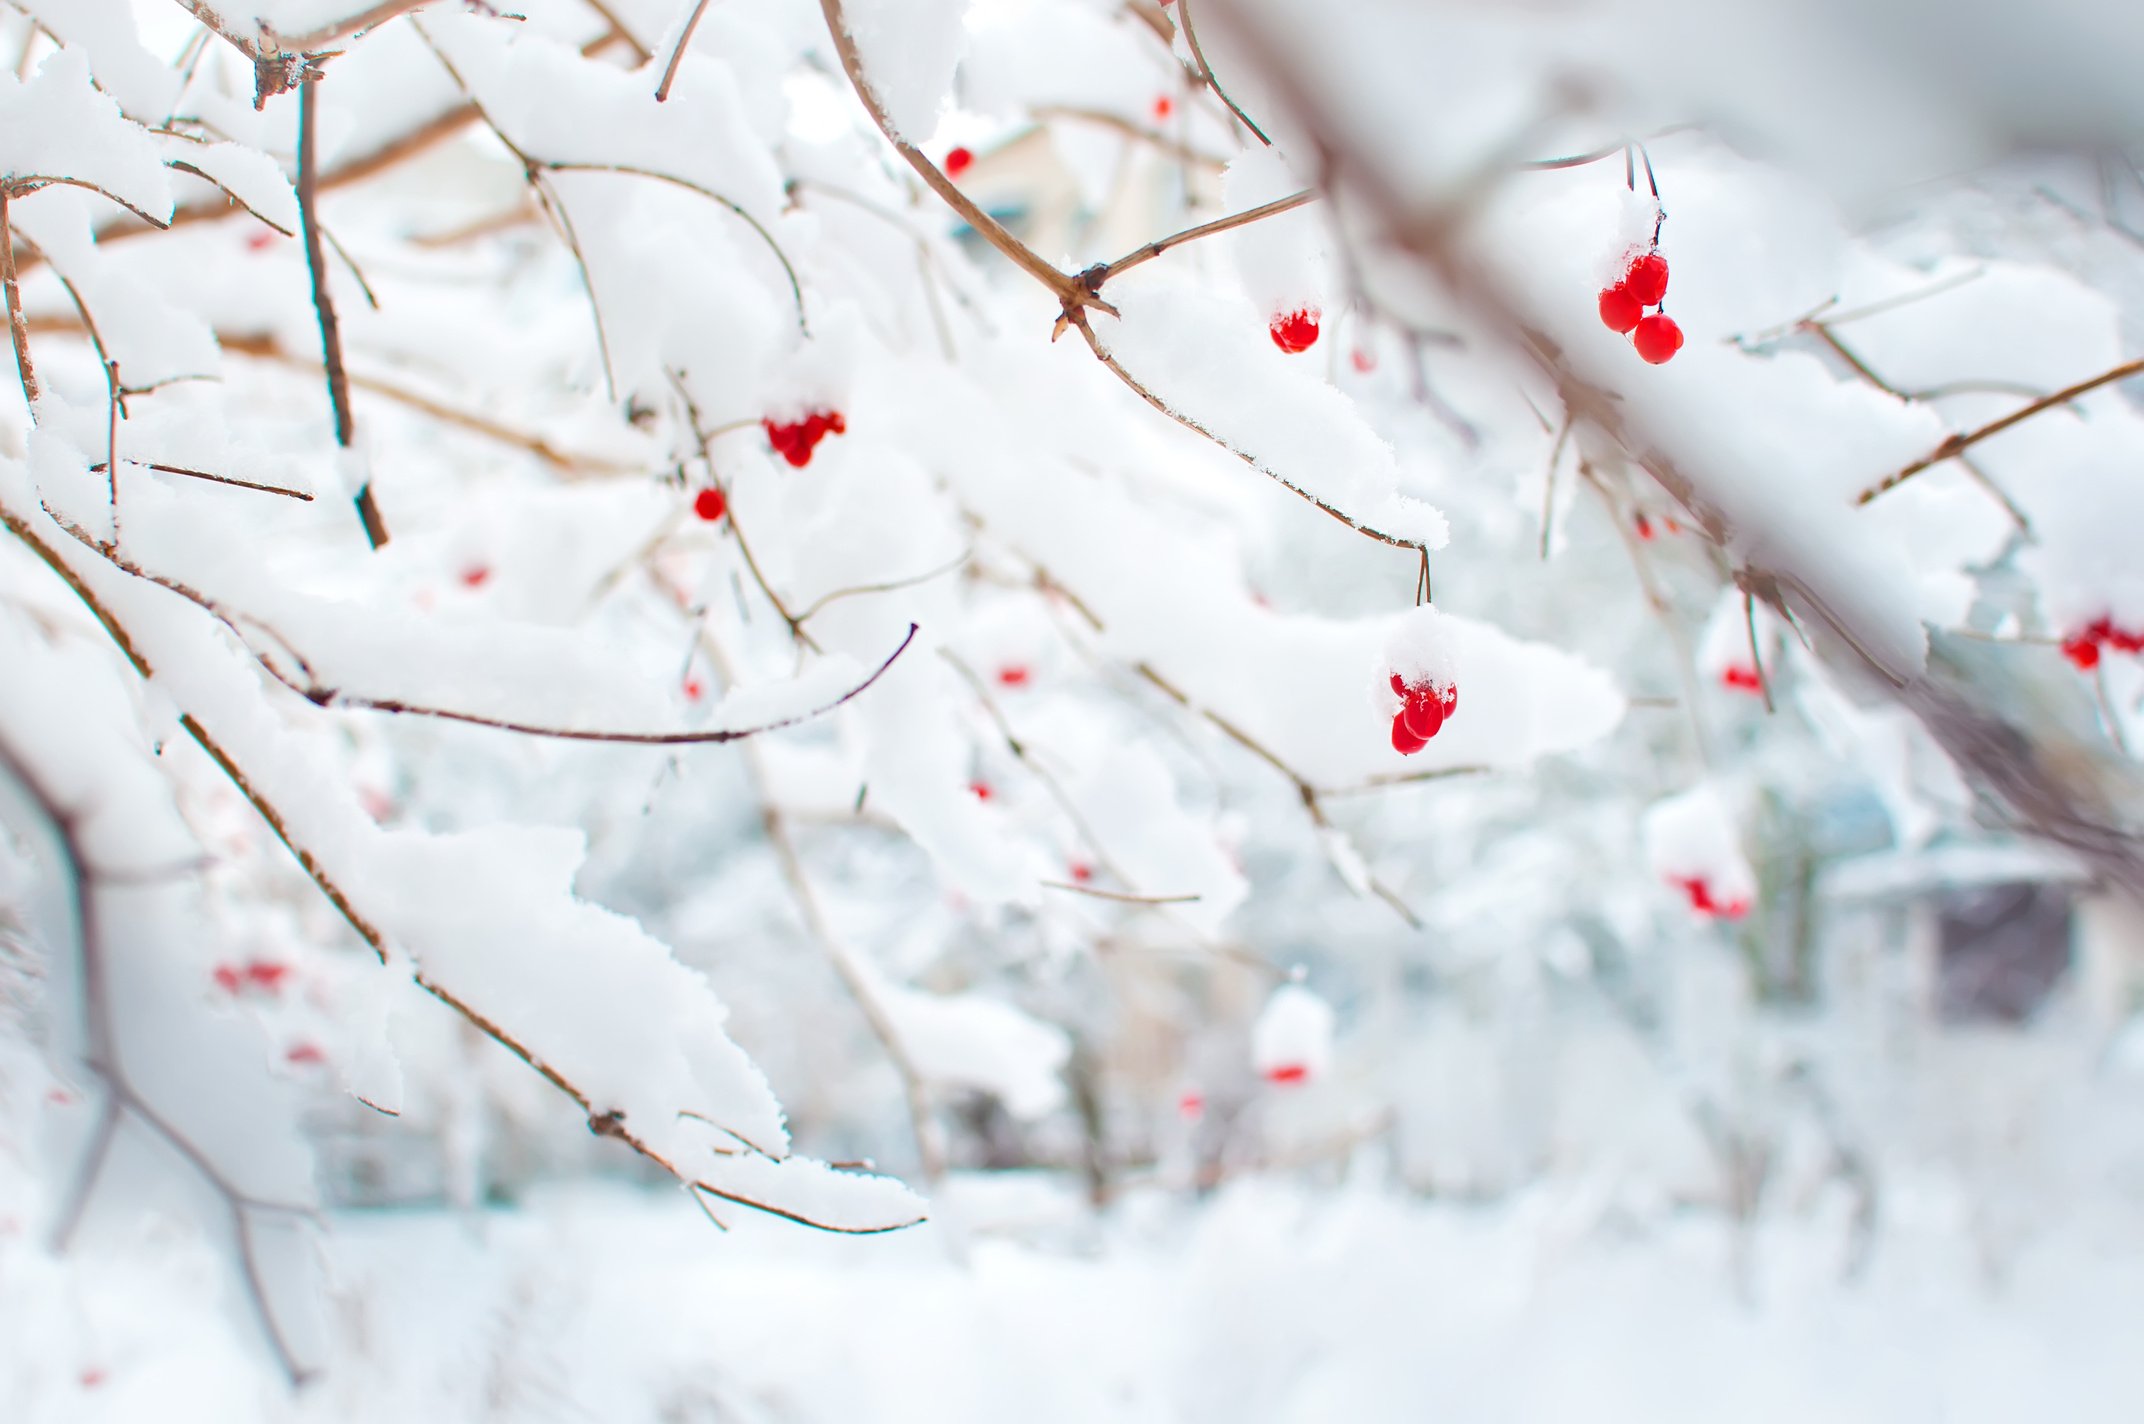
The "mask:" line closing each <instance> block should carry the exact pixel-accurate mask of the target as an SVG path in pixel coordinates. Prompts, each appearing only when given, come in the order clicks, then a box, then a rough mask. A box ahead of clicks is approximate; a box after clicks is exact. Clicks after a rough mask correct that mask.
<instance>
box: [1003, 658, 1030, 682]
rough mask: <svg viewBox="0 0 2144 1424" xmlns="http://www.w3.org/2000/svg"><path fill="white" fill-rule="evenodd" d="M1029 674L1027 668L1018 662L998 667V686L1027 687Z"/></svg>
mask: <svg viewBox="0 0 2144 1424" xmlns="http://www.w3.org/2000/svg"><path fill="white" fill-rule="evenodd" d="M1028 676H1029V674H1028V671H1027V669H1026V668H1024V667H1021V666H1020V665H1019V664H1018V663H1012V664H1010V665H1008V666H1006V667H1001V668H999V669H998V686H1000V687H1025V686H1027V679H1028Z"/></svg>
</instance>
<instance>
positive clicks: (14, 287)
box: [0, 185, 41, 421]
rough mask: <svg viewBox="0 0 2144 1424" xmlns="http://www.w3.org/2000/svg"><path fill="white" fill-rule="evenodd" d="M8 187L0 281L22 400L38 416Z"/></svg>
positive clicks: (2, 203)
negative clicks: (17, 271)
mask: <svg viewBox="0 0 2144 1424" xmlns="http://www.w3.org/2000/svg"><path fill="white" fill-rule="evenodd" d="M8 201H9V199H8V191H7V188H6V186H5V185H0V285H4V286H5V287H6V289H7V326H8V331H9V332H10V333H11V334H12V335H13V337H14V339H15V374H16V375H17V376H18V377H19V378H20V379H21V381H22V400H23V404H24V405H26V406H28V407H29V409H30V419H31V420H33V421H34V420H36V419H37V399H38V396H39V395H40V394H41V393H40V391H39V390H38V386H37V367H36V366H35V365H34V364H33V363H32V362H31V360H30V323H29V320H28V318H26V317H25V316H24V315H23V312H22V288H21V284H20V283H19V282H18V280H17V279H16V276H15V230H14V228H13V227H12V226H10V225H9V223H8V216H7V205H8Z"/></svg>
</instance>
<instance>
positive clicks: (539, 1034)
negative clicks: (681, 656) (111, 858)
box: [0, 462, 922, 1231]
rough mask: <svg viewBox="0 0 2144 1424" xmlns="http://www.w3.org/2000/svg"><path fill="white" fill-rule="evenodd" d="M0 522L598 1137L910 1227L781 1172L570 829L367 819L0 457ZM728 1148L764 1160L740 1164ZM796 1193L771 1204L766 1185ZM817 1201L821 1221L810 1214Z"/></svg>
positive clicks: (687, 985) (770, 1100)
mask: <svg viewBox="0 0 2144 1424" xmlns="http://www.w3.org/2000/svg"><path fill="white" fill-rule="evenodd" d="M0 524H4V525H5V527H6V528H7V529H8V530H9V531H10V532H12V533H13V534H14V535H15V536H16V537H17V538H19V539H20V540H21V541H22V542H23V543H24V544H26V545H27V546H28V547H29V548H30V549H31V550H32V551H33V552H35V553H36V554H37V555H38V557H39V558H40V559H41V560H43V561H44V562H45V564H46V565H47V566H49V567H50V568H51V569H52V571H53V572H54V573H55V574H57V575H58V576H59V577H60V578H61V579H62V580H64V581H65V582H66V583H67V584H68V586H69V587H70V588H72V589H73V591H74V592H75V593H76V594H77V595H78V596H79V597H80V598H81V599H82V600H83V602H84V603H86V604H87V605H88V606H89V608H90V610H91V612H92V613H93V614H95V615H96V617H97V619H98V621H99V622H100V623H101V624H102V625H103V626H104V628H105V630H106V631H107V632H108V633H109V634H110V635H111V637H112V639H113V641H114V642H116V643H117V644H118V645H119V647H120V650H121V651H122V652H123V653H124V654H125V655H126V656H127V659H128V661H129V662H130V663H132V664H133V666H134V668H135V670H136V671H137V672H138V673H139V674H140V675H141V676H142V677H143V678H145V679H148V680H149V681H151V682H152V683H153V684H154V685H155V686H156V687H157V689H158V690H159V691H160V692H161V693H162V694H164V695H165V696H167V697H169V698H170V699H171V701H172V702H173V703H174V704H175V705H176V706H177V708H178V709H179V724H180V726H181V727H182V728H183V729H184V730H185V731H186V732H187V734H188V735H189V736H191V737H192V738H193V740H194V741H195V742H197V743H198V744H199V745H200V747H201V748H202V750H203V751H205V752H206V753H207V754H208V756H209V758H210V759H211V760H212V761H213V762H215V764H216V765H217V766H218V767H219V768H220V769H221V770H222V771H223V772H224V773H225V774H226V775H227V776H228V777H229V778H230V779H231V781H232V783H233V784H234V785H235V786H236V787H237V788H238V789H239V791H240V792H241V793H242V794H243V795H244V796H245V798H246V799H247V800H248V801H249V802H250V803H252V805H253V806H254V808H255V809H256V810H258V811H259V812H260V814H261V815H262V817H263V818H264V819H265V820H266V821H267V822H268V824H269V827H270V828H271V829H272V830H273V831H274V832H275V834H276V836H277V838H278V839H279V840H281V841H283V842H284V844H285V845H287V846H288V847H289V848H290V850H291V852H292V853H293V854H294V855H295V856H296V857H297V859H298V862H299V864H300V865H301V866H302V867H303V868H304V869H305V872H306V874H307V875H308V876H309V877H310V878H311V879H312V880H313V881H314V883H315V884H316V885H317V886H319V888H320V890H321V891H322V893H323V894H325V895H326V896H327V897H328V899H329V900H330V902H331V903H333V904H334V906H335V908H336V909H337V910H338V911H339V912H340V913H341V914H342V916H343V918H344V919H345V920H347V921H348V922H349V923H350V925H351V927H352V928H353V929H355V930H356V931H357V933H358V934H359V936H360V937H361V938H362V939H363V940H364V941H365V942H366V943H367V944H368V945H369V946H371V948H372V949H373V951H374V952H375V953H376V954H377V955H378V956H379V957H380V959H381V961H382V962H383V963H394V962H399V961H406V962H407V963H408V965H409V966H410V969H411V972H412V975H413V977H414V978H415V980H416V982H417V983H418V984H419V985H420V986H421V987H423V988H424V989H425V990H426V991H427V992H429V993H431V994H432V995H433V996H434V997H435V998H438V999H439V1000H441V1001H442V1002H443V1003H445V1004H447V1005H448V1006H449V1007H451V1008H453V1009H455V1010H456V1011H457V1012H458V1013H460V1014H462V1015H463V1016H464V1017H465V1018H467V1019H468V1020H469V1021H470V1022H471V1023H473V1024H475V1025H476V1026H477V1027H479V1028H480V1029H482V1030H483V1031H484V1032H485V1033H486V1034H488V1035H489V1036H491V1037H492V1038H493V1039H495V1040H496V1041H498V1042H499V1043H500V1044H501V1045H502V1046H504V1047H506V1048H507V1049H508V1050H509V1051H510V1052H512V1053H513V1054H515V1056H517V1057H519V1058H521V1059H522V1060H523V1061H524V1062H526V1063H527V1064H528V1065H529V1066H530V1067H532V1068H534V1069H535V1070H536V1071H537V1072H538V1073H540V1074H542V1075H543V1076H544V1077H545V1078H546V1079H548V1080H549V1081H550V1082H551V1083H552V1084H553V1086H555V1087H557V1088H558V1089H559V1090H560V1091H561V1092H563V1093H565V1094H566V1095H567V1096H568V1097H570V1098H572V1099H573V1101H574V1102H575V1103H576V1104H577V1105H578V1106H579V1107H580V1108H581V1109H582V1111H583V1112H584V1113H586V1114H587V1116H588V1120H589V1124H590V1127H591V1130H593V1131H595V1132H597V1133H598V1134H599V1135H603V1136H609V1137H615V1138H617V1139H619V1140H620V1141H623V1142H625V1143H626V1144H627V1145H629V1146H631V1147H633V1148H634V1149H635V1150H636V1151H638V1152H640V1153H642V1154H643V1155H645V1156H647V1157H648V1158H650V1159H651V1160H653V1161H655V1162H657V1163H658V1164H660V1165H661V1166H663V1167H664V1168H665V1169H666V1170H668V1171H670V1172H672V1173H673V1174H675V1175H676V1176H678V1177H679V1178H680V1179H681V1180H683V1181H685V1182H687V1183H688V1184H691V1183H700V1182H701V1181H702V1180H703V1179H705V1180H706V1181H707V1182H709V1183H711V1184H712V1185H711V1189H713V1190H717V1191H720V1190H722V1188H723V1184H724V1183H725V1182H731V1181H732V1180H733V1179H737V1178H738V1174H740V1173H742V1174H743V1180H744V1183H745V1187H746V1188H748V1189H740V1190H737V1191H735V1192H734V1193H731V1196H732V1198H733V1199H736V1200H739V1201H742V1202H744V1203H745V1204H747V1205H753V1206H760V1207H763V1208H765V1209H767V1210H772V1211H776V1212H777V1213H778V1214H782V1215H788V1216H792V1217H794V1218H795V1219H797V1220H799V1221H804V1222H807V1223H808V1224H812V1225H819V1226H824V1227H825V1228H826V1229H829V1230H837V1231H861V1230H891V1229H894V1228H896V1227H899V1226H904V1225H910V1224H913V1223H914V1222H916V1221H919V1220H921V1219H922V1211H921V1206H920V1203H919V1202H918V1201H917V1199H916V1198H915V1197H914V1196H913V1194H911V1193H910V1192H909V1191H908V1190H907V1188H905V1187H903V1186H901V1185H900V1184H899V1183H898V1182H894V1181H892V1180H891V1179H886V1178H879V1177H871V1176H858V1177H853V1178H851V1179H849V1180H847V1181H846V1182H845V1183H844V1184H843V1185H841V1186H839V1187H838V1188H837V1187H829V1186H826V1185H825V1183H824V1179H823V1174H822V1173H821V1172H820V1171H819V1170H817V1169H816V1167H815V1165H814V1164H810V1163H808V1162H807V1161H806V1160H804V1159H792V1158H791V1157H790V1154H789V1144H788V1134H787V1130H786V1127H785V1125H784V1123H783V1120H782V1114H781V1110H780V1108H779V1107H778V1106H777V1105H776V1103H775V1101H774V1097H773V1094H772V1092H771V1091H770V1090H769V1088H768V1085H767V1082H766V1080H765V1078H764V1077H763V1076H762V1075H761V1074H760V1072H759V1070H758V1069H757V1068H756V1067H755V1066H754V1065H753V1064H752V1063H751V1061H750V1060H749V1059H748V1058H747V1057H746V1056H745V1054H744V1053H743V1051H742V1050H741V1049H739V1048H738V1047H737V1046H736V1044H735V1043H734V1042H732V1041H731V1040H730V1038H729V1037H728V1035H727V1033H726V1032H725V1030H724V1022H725V1020H726V1019H727V1017H728V1010H727V1008H726V1007H725V1006H724V1005H723V1003H722V1002H721V1000H720V999H719V998H717V997H716V996H715V994H714V992H713V990H712V988H711V987H710V986H709V985H708V984H707V982H706V980H705V979H704V978H703V977H702V976H701V975H699V974H698V973H696V972H695V971H693V970H690V969H688V968H686V967H685V966H684V965H682V964H680V963H678V962H677V961H676V959H674V958H673V957H672V956H671V954H670V952H669V950H668V948H667V946H665V945H663V944H662V943H661V942H660V941H658V940H656V939H654V938H653V937H652V936H650V935H649V934H647V932H646V931H645V930H643V929H642V928H641V927H640V926H639V925H638V924H637V923H636V922H635V921H633V920H631V919H629V918H627V917H625V916H623V915H619V914H616V913H614V912H612V911H609V910H605V909H603V908H601V907H599V906H596V905H592V904H589V903H588V902H586V901H583V900H580V899H578V898H576V897H575V896H574V894H573V888H572V887H573V877H574V875H575V873H576V871H577V869H578V867H579V864H580V861H581V858H582V854H583V849H584V848H583V845H582V842H581V838H580V836H579V835H578V834H577V833H572V832H562V831H556V830H546V829H529V828H513V827H495V828H487V829H485V830H482V831H476V832H465V833H462V834H458V835H445V836H442V835H433V834H429V833H426V832H421V831H416V830H410V829H395V830H386V829H382V828H381V827H379V826H376V825H374V824H373V823H372V821H371V820H370V819H369V818H368V817H367V816H365V815H364V813H363V812H362V811H361V810H360V809H359V807H358V806H357V804H356V801H355V798H354V796H353V794H352V793H351V791H350V790H349V788H348V787H347V785H345V784H344V783H343V779H342V777H341V776H340V775H339V773H338V771H337V769H336V768H334V767H332V766H330V765H328V764H326V763H325V761H324V760H323V759H322V758H321V757H320V756H319V755H318V754H317V753H316V752H315V750H314V748H313V747H312V746H311V745H310V744H309V743H308V742H307V741H306V740H305V739H303V738H301V737H300V736H298V735H295V734H294V732H293V730H292V729H291V727H289V726H288V725H287V724H286V723H285V722H284V721H283V720H282V719H280V718H279V717H277V716H276V715H275V714H274V712H273V711H272V710H271V709H270V708H269V706H268V705H267V703H266V702H265V701H264V700H263V699H262V697H261V696H260V686H259V682H258V678H257V676H256V674H255V673H254V671H253V670H252V668H251V667H250V666H249V664H248V662H247V661H246V660H245V658H244V655H243V654H241V653H238V652H237V651H235V650H233V649H232V648H231V647H229V646H228V644H227V643H226V642H225V641H224V640H223V639H222V638H221V637H220V636H219V629H218V626H217V625H216V624H215V623H213V622H212V621H211V620H210V619H208V618H206V617H205V616H203V615H202V613H201V612H200V610H199V609H197V608H195V607H193V606H191V605H189V604H187V603H185V602H183V601H181V600H180V599H179V598H178V597H177V596H176V595H174V594H172V593H171V592H170V591H169V590H166V589H162V588H159V587H157V586H155V585H154V584H151V583H148V582H146V581H144V580H142V579H139V578H136V577H134V576H132V575H130V574H127V573H126V572H124V571H122V570H121V569H119V568H117V567H116V566H114V565H113V564H111V563H109V562H107V561H106V560H104V559H102V558H100V557H99V556H98V555H96V554H95V553H93V552H91V551H90V550H87V549H84V548H82V547H80V546H79V545H78V544H76V543H75V542H74V540H73V539H72V538H70V537H69V536H68V535H67V533H66V532H65V531H64V530H63V529H61V528H60V526H58V525H57V524H55V523H54V522H53V521H52V520H51V519H50V517H49V516H48V515H46V514H45V513H44V511H43V509H42V508H41V506H40V505H39V504H38V502H37V499H36V496H35V493H34V491H33V489H32V487H31V485H30V482H29V480H28V478H27V471H26V470H25V469H24V468H23V467H22V466H21V465H20V464H17V463H15V462H5V463H4V464H0ZM740 1152H745V1153H750V1154H752V1155H754V1156H756V1157H758V1158H761V1159H764V1163H765V1165H762V1166H758V1167H752V1168H744V1167H739V1166H738V1165H737V1164H736V1162H735V1161H734V1160H733V1159H734V1158H735V1157H736V1155H737V1154H738V1153H740ZM791 1181H801V1182H805V1183H808V1184H809V1185H810V1190H809V1191H807V1192H805V1193H804V1194H803V1196H804V1199H801V1200H799V1201H797V1202H796V1203H793V1204H792V1203H789V1202H787V1201H786V1200H785V1199H784V1198H783V1197H782V1196H781V1188H783V1187H784V1186H786V1184H788V1183H789V1182H791ZM819 1204H829V1205H831V1206H832V1207H834V1208H837V1209H838V1210H836V1211H835V1213H834V1218H833V1219H830V1220H826V1221H820V1220H818V1219H816V1216H815V1214H814V1207H815V1206H816V1205H819Z"/></svg>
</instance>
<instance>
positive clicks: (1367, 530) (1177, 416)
mask: <svg viewBox="0 0 2144 1424" xmlns="http://www.w3.org/2000/svg"><path fill="white" fill-rule="evenodd" d="M1069 320H1070V321H1071V324H1072V325H1073V326H1075V327H1077V328H1078V329H1079V333H1080V335H1081V336H1082V337H1084V338H1085V339H1086V342H1087V347H1088V349H1089V350H1091V351H1093V352H1094V354H1095V356H1096V358H1097V359H1098V360H1100V361H1101V363H1102V364H1103V365H1104V366H1107V367H1108V368H1109V369H1110V370H1111V371H1112V372H1114V373H1115V374H1116V377H1117V379H1118V380H1120V381H1122V382H1124V384H1125V385H1127V386H1129V387H1131V389H1132V390H1133V391H1134V392H1136V393H1137V394H1138V396H1139V398H1140V399H1141V400H1143V401H1145V402H1146V403H1147V404H1148V405H1150V406H1152V407H1153V408H1154V409H1156V410H1158V411H1160V412H1161V413H1162V414H1163V415H1166V416H1167V417H1169V419H1171V420H1173V421H1175V422H1176V423H1177V424H1178V425H1181V426H1183V427H1184V429H1186V430H1189V431H1191V432H1193V433H1194V434H1197V435H1203V436H1205V437H1206V438H1207V439H1208V440H1211V441H1212V442H1213V443H1214V444H1216V445H1218V446H1220V447H1221V448H1222V449H1223V450H1226V451H1228V453H1229V454H1231V455H1234V456H1235V457H1236V458H1237V459H1239V460H1241V461H1243V463H1244V464H1246V465H1249V466H1250V467H1251V468H1252V469H1254V470H1256V471H1258V473H1260V474H1262V475H1264V476H1265V477H1266V478H1267V479H1270V480H1272V481H1273V482H1274V483H1275V484H1277V485H1279V486H1280V487H1281V488H1282V489H1284V490H1286V491H1288V492H1289V493H1290V494H1292V495H1294V496H1295V497H1296V498H1298V499H1301V500H1304V501H1306V502H1308V503H1310V504H1312V505H1315V506H1316V507H1317V508H1319V509H1320V510H1323V511H1324V512H1325V513H1326V514H1328V515H1330V516H1332V517H1333V518H1334V519H1337V520H1339V521H1340V522H1341V523H1342V524H1345V525H1346V526H1347V527H1348V528H1350V529H1352V530H1354V531H1355V532H1356V533H1357V534H1360V535H1363V536H1364V537H1366V538H1370V539H1375V540H1377V541H1378V542H1379V543H1380V544H1390V545H1391V546H1392V547H1393V548H1395V549H1411V550H1413V551H1414V552H1415V553H1417V554H1419V555H1421V557H1422V560H1423V562H1424V564H1425V565H1426V564H1427V562H1428V559H1429V550H1428V549H1427V548H1426V547H1425V546H1424V545H1423V544H1422V543H1421V541H1420V540H1416V539H1402V538H1400V537H1399V536H1398V535H1396V534H1387V533H1385V532H1384V531H1383V530H1381V529H1376V528H1373V527H1371V526H1370V525H1367V524H1364V523H1362V522H1361V521H1359V520H1357V519H1356V518H1355V517H1354V516H1353V515H1351V514H1349V513H1347V512H1346V511H1345V510H1342V509H1340V508H1338V507H1336V506H1334V505H1331V504H1328V503H1326V502H1325V501H1324V500H1322V499H1320V498H1319V497H1318V496H1316V495H1314V494H1312V493H1311V492H1310V491H1309V490H1306V489H1304V488H1303V487H1302V486H1301V485H1298V484H1296V483H1295V482H1294V481H1293V480H1290V479H1289V478H1288V477H1287V476H1285V475H1282V474H1279V473H1277V472H1275V471H1273V470H1271V469H1268V468H1267V467H1266V466H1265V465H1263V464H1260V463H1259V460H1258V457H1257V456H1256V455H1253V454H1251V453H1250V452H1249V451H1247V450H1244V449H1241V448H1239V447H1237V446H1236V445H1234V444H1231V443H1230V442H1229V441H1228V440H1226V439H1224V438H1223V437H1221V436H1220V435H1217V434H1215V433H1214V432H1213V431H1211V430H1209V429H1207V428H1206V427H1205V426H1204V425H1202V424H1200V423H1199V422H1198V421H1197V420H1196V419H1194V418H1193V417H1191V416H1188V415H1185V414H1184V413H1183V412H1182V411H1180V410H1177V409H1176V408H1175V407H1174V406H1171V405H1170V404H1169V403H1168V402H1166V401H1164V400H1163V399H1162V398H1161V397H1160V396H1158V395H1156V394H1154V392H1153V391H1151V390H1149V389H1148V388H1147V387H1146V385H1145V384H1144V383H1142V382H1141V381H1140V380H1139V378H1138V377H1136V376H1134V375H1133V374H1132V373H1131V372H1130V371H1127V370H1126V369H1124V366H1123V364H1122V363H1121V362H1119V361H1118V360H1117V358H1116V357H1115V356H1113V355H1111V354H1110V352H1109V351H1108V349H1107V348H1106V347H1104V346H1103V345H1102V342H1101V339H1100V338H1099V337H1097V336H1096V335H1095V334H1094V328H1093V327H1092V326H1091V325H1089V324H1088V321H1087V314H1086V312H1084V311H1080V310H1076V309H1075V310H1073V311H1072V312H1071V313H1070V314H1069Z"/></svg>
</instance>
